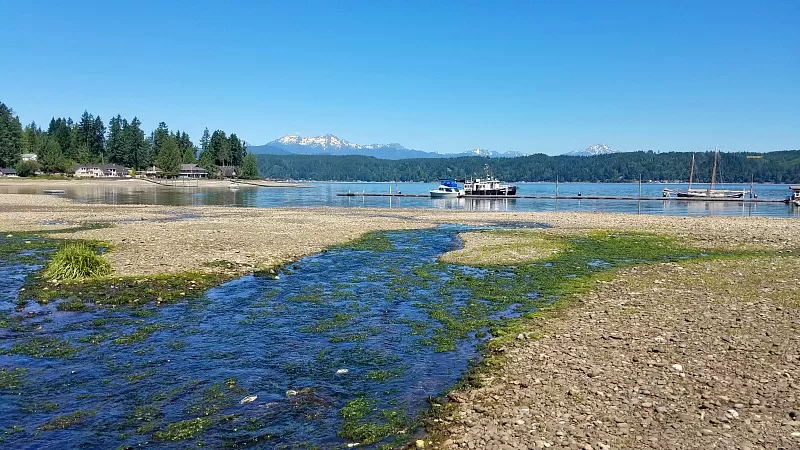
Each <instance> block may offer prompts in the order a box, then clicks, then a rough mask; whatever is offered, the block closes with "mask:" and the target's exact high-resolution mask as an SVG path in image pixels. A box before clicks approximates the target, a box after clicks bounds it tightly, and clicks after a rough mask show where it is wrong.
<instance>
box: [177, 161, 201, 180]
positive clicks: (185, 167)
mask: <svg viewBox="0 0 800 450" xmlns="http://www.w3.org/2000/svg"><path fill="white" fill-rule="evenodd" d="M178 178H208V171H207V170H206V169H203V168H202V167H200V166H198V165H197V164H181V169H180V172H178Z"/></svg>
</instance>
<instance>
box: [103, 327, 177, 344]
mask: <svg viewBox="0 0 800 450" xmlns="http://www.w3.org/2000/svg"><path fill="white" fill-rule="evenodd" d="M168 328H172V327H171V326H169V325H165V324H160V323H152V324H147V325H142V326H141V327H139V328H137V329H136V330H135V331H133V332H132V333H129V334H125V335H122V336H120V337H118V338H116V339H114V343H115V344H117V345H126V344H135V343H139V342H144V341H145V340H147V339H148V338H149V337H150V336H152V335H153V334H154V333H156V332H157V331H161V330H165V329H168Z"/></svg>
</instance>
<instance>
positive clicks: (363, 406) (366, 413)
mask: <svg viewBox="0 0 800 450" xmlns="http://www.w3.org/2000/svg"><path fill="white" fill-rule="evenodd" d="M339 415H340V416H341V418H342V425H341V428H340V429H339V436H340V437H342V438H344V439H348V440H352V441H356V442H360V443H362V444H373V443H375V442H378V441H380V440H381V439H383V438H385V437H386V436H389V435H392V434H397V433H400V432H402V431H404V430H406V429H407V428H408V427H409V426H410V425H411V419H410V418H409V417H408V416H407V415H406V414H405V413H404V412H403V411H402V410H400V409H380V408H378V407H377V406H376V402H375V400H372V399H369V398H367V397H366V396H363V395H362V396H359V397H357V398H355V399H353V400H350V401H349V402H347V404H345V405H344V407H342V409H341V410H340V411H339Z"/></svg>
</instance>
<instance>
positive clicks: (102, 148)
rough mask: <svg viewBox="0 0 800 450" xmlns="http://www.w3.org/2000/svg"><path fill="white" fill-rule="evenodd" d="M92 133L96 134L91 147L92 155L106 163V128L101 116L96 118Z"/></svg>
mask: <svg viewBox="0 0 800 450" xmlns="http://www.w3.org/2000/svg"><path fill="white" fill-rule="evenodd" d="M92 132H93V134H94V136H93V137H92V146H91V149H92V153H93V154H94V155H96V156H98V157H99V158H100V161H103V162H105V161H106V160H107V159H108V156H107V155H106V126H105V125H104V124H103V119H101V118H100V116H97V117H95V118H94V124H93V127H92Z"/></svg>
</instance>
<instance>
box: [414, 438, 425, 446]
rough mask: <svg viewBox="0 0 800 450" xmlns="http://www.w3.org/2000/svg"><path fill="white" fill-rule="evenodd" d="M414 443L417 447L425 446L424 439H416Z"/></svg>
mask: <svg viewBox="0 0 800 450" xmlns="http://www.w3.org/2000/svg"><path fill="white" fill-rule="evenodd" d="M415 444H416V446H417V448H425V441H423V440H422V439H417V442H415Z"/></svg>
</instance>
